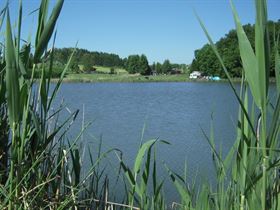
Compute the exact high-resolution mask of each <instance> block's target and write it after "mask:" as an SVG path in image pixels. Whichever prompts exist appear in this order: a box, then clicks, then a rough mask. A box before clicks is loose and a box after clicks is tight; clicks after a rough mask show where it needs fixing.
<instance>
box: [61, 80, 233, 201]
mask: <svg viewBox="0 0 280 210" xmlns="http://www.w3.org/2000/svg"><path fill="white" fill-rule="evenodd" d="M57 99H58V100H57V102H56V103H58V102H59V101H61V100H62V99H63V100H64V104H66V106H67V108H68V109H69V110H71V111H74V110H76V109H79V110H80V113H79V116H78V118H77V120H76V122H75V124H74V125H73V127H72V128H71V132H70V136H69V138H70V139H71V138H74V137H75V136H76V135H77V134H78V133H79V131H80V129H81V126H82V119H83V112H84V121H85V122H89V121H93V123H92V125H91V126H90V127H89V128H88V129H87V130H86V132H85V134H84V135H83V139H82V145H83V146H85V148H86V150H87V149H88V148H90V149H92V150H94V151H96V149H97V146H98V144H97V142H98V139H100V138H101V136H102V141H103V146H104V147H103V151H106V150H107V149H110V148H118V149H120V150H121V151H122V152H123V158H124V159H125V161H126V163H127V164H128V165H129V166H131V167H133V162H134V159H135V156H136V153H137V150H138V148H139V144H140V142H141V139H142V130H143V127H144V132H143V133H144V134H143V141H144V142H145V141H147V140H150V139H155V138H158V139H163V140H166V141H168V142H169V143H170V145H164V144H158V145H157V160H158V166H159V170H158V173H159V174H158V178H159V179H163V178H166V184H165V195H166V197H168V201H174V200H176V201H178V195H177V194H176V193H175V190H174V189H175V188H174V187H173V186H172V184H171V183H170V181H169V178H168V175H167V172H166V170H165V169H164V167H163V163H166V164H167V165H168V166H169V167H170V168H171V169H172V170H174V171H176V172H177V173H179V174H183V171H184V165H185V161H186V163H187V175H188V179H189V180H190V181H191V180H192V179H194V178H195V177H197V179H200V180H203V179H207V180H210V182H211V180H214V177H215V172H214V167H213V163H212V156H211V149H210V146H209V144H208V142H207V140H206V138H205V136H204V135H203V132H202V130H204V132H205V133H206V134H207V135H208V136H210V124H211V118H213V126H214V136H215V142H216V145H217V146H218V147H220V148H221V149H222V152H223V153H226V152H227V151H228V150H229V148H230V147H231V146H232V144H233V142H234V140H235V137H236V134H235V130H236V129H235V128H236V127H235V126H236V120H237V113H238V103H237V100H236V99H235V97H234V95H233V92H232V90H231V89H230V86H229V85H228V84H227V83H65V84H63V85H62V88H61V90H60V92H59V95H58V98H57ZM83 107H84V111H83ZM104 161H105V162H106V161H107V162H108V164H107V169H108V173H109V174H110V176H112V177H114V176H115V174H116V173H117V166H118V164H117V163H118V159H117V157H116V156H115V155H114V154H111V155H110V156H109V157H108V158H107V159H106V160H104ZM87 163H88V155H87V153H86V152H85V155H84V157H83V165H84V167H87V166H86V165H87ZM118 189H119V188H118Z"/></svg>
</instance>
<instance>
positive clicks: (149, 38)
mask: <svg viewBox="0 0 280 210" xmlns="http://www.w3.org/2000/svg"><path fill="white" fill-rule="evenodd" d="M39 2H40V1H39V0H23V18H24V19H23V20H24V24H23V38H26V39H27V37H28V35H29V34H32V35H33V36H35V32H36V22H37V14H36V13H33V14H32V15H30V14H29V13H30V12H32V11H34V10H35V9H37V8H38V7H39ZM50 2H51V6H53V5H54V3H55V2H56V1H55V0H50ZM233 2H234V5H235V6H236V8H237V11H238V14H239V16H240V19H241V22H242V24H247V23H254V20H255V6H254V0H234V1H233ZM2 4H3V1H2V3H1V4H0V5H1V6H2ZM267 4H268V18H269V19H270V20H274V21H276V20H278V19H280V13H279V11H280V0H268V1H267ZM17 8H18V1H17V0H10V11H11V12H10V13H11V16H12V20H14V21H15V20H16V18H17V17H16V14H17V13H16V11H17ZM194 10H195V11H196V12H197V13H198V15H199V16H200V17H201V19H202V20H203V22H204V23H205V25H206V27H207V29H208V31H209V33H210V35H211V36H212V38H213V40H214V41H218V40H219V39H220V38H221V37H222V36H224V35H225V34H226V33H227V32H228V31H229V30H230V29H233V28H234V21H233V18H232V12H231V7H230V2H229V1H228V0H65V3H64V7H63V9H62V13H61V15H60V17H59V21H58V24H57V27H56V28H57V32H58V33H57V39H56V47H60V48H61V47H74V46H75V44H76V42H77V41H78V47H79V48H85V49H88V50H90V51H102V52H108V53H116V54H118V55H119V56H121V57H122V58H124V57H127V56H128V55H131V54H145V55H146V56H147V57H148V60H149V63H153V62H163V61H164V60H165V59H169V60H170V61H171V62H173V63H186V64H189V63H191V61H192V59H193V57H194V51H195V50H196V49H199V48H201V47H202V46H203V45H204V44H206V43H207V39H206V37H205V35H204V33H203V31H202V29H201V27H200V25H199V23H198V21H197V19H196V17H195V15H194Z"/></svg>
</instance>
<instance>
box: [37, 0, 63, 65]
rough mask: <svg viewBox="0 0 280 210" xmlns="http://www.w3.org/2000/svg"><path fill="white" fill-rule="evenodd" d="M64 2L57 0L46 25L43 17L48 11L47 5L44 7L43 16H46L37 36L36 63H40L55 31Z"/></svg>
mask: <svg viewBox="0 0 280 210" xmlns="http://www.w3.org/2000/svg"><path fill="white" fill-rule="evenodd" d="M63 3H64V0H58V1H57V3H56V5H55V7H54V9H53V11H52V14H51V16H50V18H49V19H48V21H47V23H46V25H45V26H44V21H43V19H44V18H45V16H44V15H46V13H47V12H46V8H47V6H44V7H42V16H44V18H43V17H42V21H41V24H42V26H41V28H40V30H39V31H38V32H39V35H38V38H37V42H36V48H35V54H34V62H35V63H38V62H39V61H40V58H41V56H42V54H43V53H44V50H45V49H46V47H47V45H48V43H49V40H50V38H51V36H52V34H53V31H54V27H55V24H56V21H57V19H58V16H59V14H60V11H61V9H62V6H63ZM40 12H41V8H40ZM38 32H37V33H38Z"/></svg>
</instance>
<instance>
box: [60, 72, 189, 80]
mask: <svg viewBox="0 0 280 210" xmlns="http://www.w3.org/2000/svg"><path fill="white" fill-rule="evenodd" d="M188 81H191V80H190V79H188V76H187V75H185V74H178V75H157V76H142V75H130V74H96V73H94V74H68V75H66V77H65V79H64V82H188Z"/></svg>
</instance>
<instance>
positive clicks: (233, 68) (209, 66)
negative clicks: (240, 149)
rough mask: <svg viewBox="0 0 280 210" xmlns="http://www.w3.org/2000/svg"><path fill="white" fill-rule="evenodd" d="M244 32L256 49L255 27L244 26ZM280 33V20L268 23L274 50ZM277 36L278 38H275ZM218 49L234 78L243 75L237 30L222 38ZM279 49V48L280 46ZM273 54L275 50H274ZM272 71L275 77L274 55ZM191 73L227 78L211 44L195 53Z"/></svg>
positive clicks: (271, 59) (271, 62)
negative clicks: (198, 72) (197, 72)
mask: <svg viewBox="0 0 280 210" xmlns="http://www.w3.org/2000/svg"><path fill="white" fill-rule="evenodd" d="M243 27H244V31H245V32H246V34H247V36H248V39H249V41H250V42H251V44H252V47H253V49H254V47H255V43H254V39H255V30H254V25H251V24H247V25H244V26H243ZM279 32H280V20H278V21H277V22H273V21H269V22H268V37H269V40H270V47H271V48H272V49H273V47H274V46H275V45H274V43H275V39H276V38H277V35H278V34H279ZM275 34H276V36H275ZM216 47H217V49H218V52H219V53H220V55H221V57H222V59H223V61H224V64H225V66H226V67H227V69H228V71H229V73H230V74H231V76H233V77H240V76H241V73H242V63H241V58H240V54H239V47H238V40H237V34H236V30H230V31H229V32H228V33H227V34H226V35H225V37H223V38H221V39H220V40H219V41H217V42H216ZM278 48H279V46H278ZM272 52H273V50H272ZM270 56H271V57H270V69H271V75H270V76H274V69H273V68H274V66H275V65H274V64H275V56H274V53H272V54H271V55H270ZM190 71H191V72H192V71H201V72H202V73H203V74H204V75H208V76H213V75H215V76H221V77H225V74H224V71H223V70H222V68H221V65H220V63H219V61H218V59H217V58H216V56H215V54H214V52H213V50H212V49H211V46H210V45H209V44H206V45H204V46H203V47H202V48H201V49H198V50H196V51H195V52H194V59H193V61H192V64H191V67H190Z"/></svg>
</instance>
